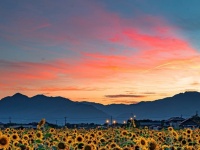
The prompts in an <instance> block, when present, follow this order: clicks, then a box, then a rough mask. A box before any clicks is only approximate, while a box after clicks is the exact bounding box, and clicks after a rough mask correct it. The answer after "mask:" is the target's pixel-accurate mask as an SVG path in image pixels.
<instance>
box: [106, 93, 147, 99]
mask: <svg viewBox="0 0 200 150" xmlns="http://www.w3.org/2000/svg"><path fill="white" fill-rule="evenodd" d="M105 97H107V98H128V97H129V98H143V97H146V96H145V95H128V94H117V95H105Z"/></svg>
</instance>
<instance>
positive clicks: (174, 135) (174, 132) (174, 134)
mask: <svg viewBox="0 0 200 150" xmlns="http://www.w3.org/2000/svg"><path fill="white" fill-rule="evenodd" d="M171 133H172V135H173V137H174V138H175V139H178V133H177V132H176V131H172V132H171Z"/></svg>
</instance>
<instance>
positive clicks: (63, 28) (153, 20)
mask: <svg viewBox="0 0 200 150" xmlns="http://www.w3.org/2000/svg"><path fill="white" fill-rule="evenodd" d="M199 6H200V1H199V0H193V1H190V0H98V1H97V0H83V1H81V0H58V1H54V0H34V1H32V0H19V1H18V0H2V1H0V99H1V98H3V97H6V96H11V95H13V94H15V93H17V92H20V93H23V94H25V95H27V96H29V97H31V96H34V95H37V94H45V95H47V96H62V97H66V98H69V99H71V100H73V101H91V102H98V103H102V104H111V103H126V104H130V103H137V102H139V101H150V100H156V99H160V98H164V97H168V96H172V95H175V94H177V93H180V92H184V91H200V10H199Z"/></svg>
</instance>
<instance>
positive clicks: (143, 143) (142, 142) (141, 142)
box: [138, 137, 148, 148]
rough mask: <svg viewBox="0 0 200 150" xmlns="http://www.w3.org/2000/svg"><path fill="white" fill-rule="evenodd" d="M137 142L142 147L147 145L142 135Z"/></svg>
mask: <svg viewBox="0 0 200 150" xmlns="http://www.w3.org/2000/svg"><path fill="white" fill-rule="evenodd" d="M138 144H139V145H140V146H141V147H142V148H145V147H147V145H148V143H147V141H146V139H145V138H143V137H141V138H139V140H138Z"/></svg>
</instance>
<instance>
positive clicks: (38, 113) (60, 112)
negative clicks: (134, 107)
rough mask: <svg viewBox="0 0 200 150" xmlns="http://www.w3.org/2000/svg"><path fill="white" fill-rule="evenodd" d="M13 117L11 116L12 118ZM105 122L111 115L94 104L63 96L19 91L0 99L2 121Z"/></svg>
mask: <svg viewBox="0 0 200 150" xmlns="http://www.w3.org/2000/svg"><path fill="white" fill-rule="evenodd" d="M10 117H11V118H10ZM64 117H67V122H70V123H81V122H83V123H84V122H85V123H92V122H96V123H104V122H105V118H108V117H109V115H108V114H106V113H105V112H103V111H101V110H99V109H97V108H95V107H94V106H92V105H87V104H81V103H76V102H73V101H71V100H69V99H66V98H63V97H47V96H45V95H36V96H33V97H31V98H29V97H27V96H25V95H22V94H20V93H17V94H15V95H13V96H11V97H10V96H9V97H5V98H3V99H1V101H0V121H1V122H8V121H9V118H10V120H11V121H12V122H17V123H28V122H33V121H36V122H38V121H40V119H42V118H46V120H47V121H48V122H51V123H56V122H57V123H58V124H60V125H62V124H64V121H65V120H64V119H65V118H64Z"/></svg>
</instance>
